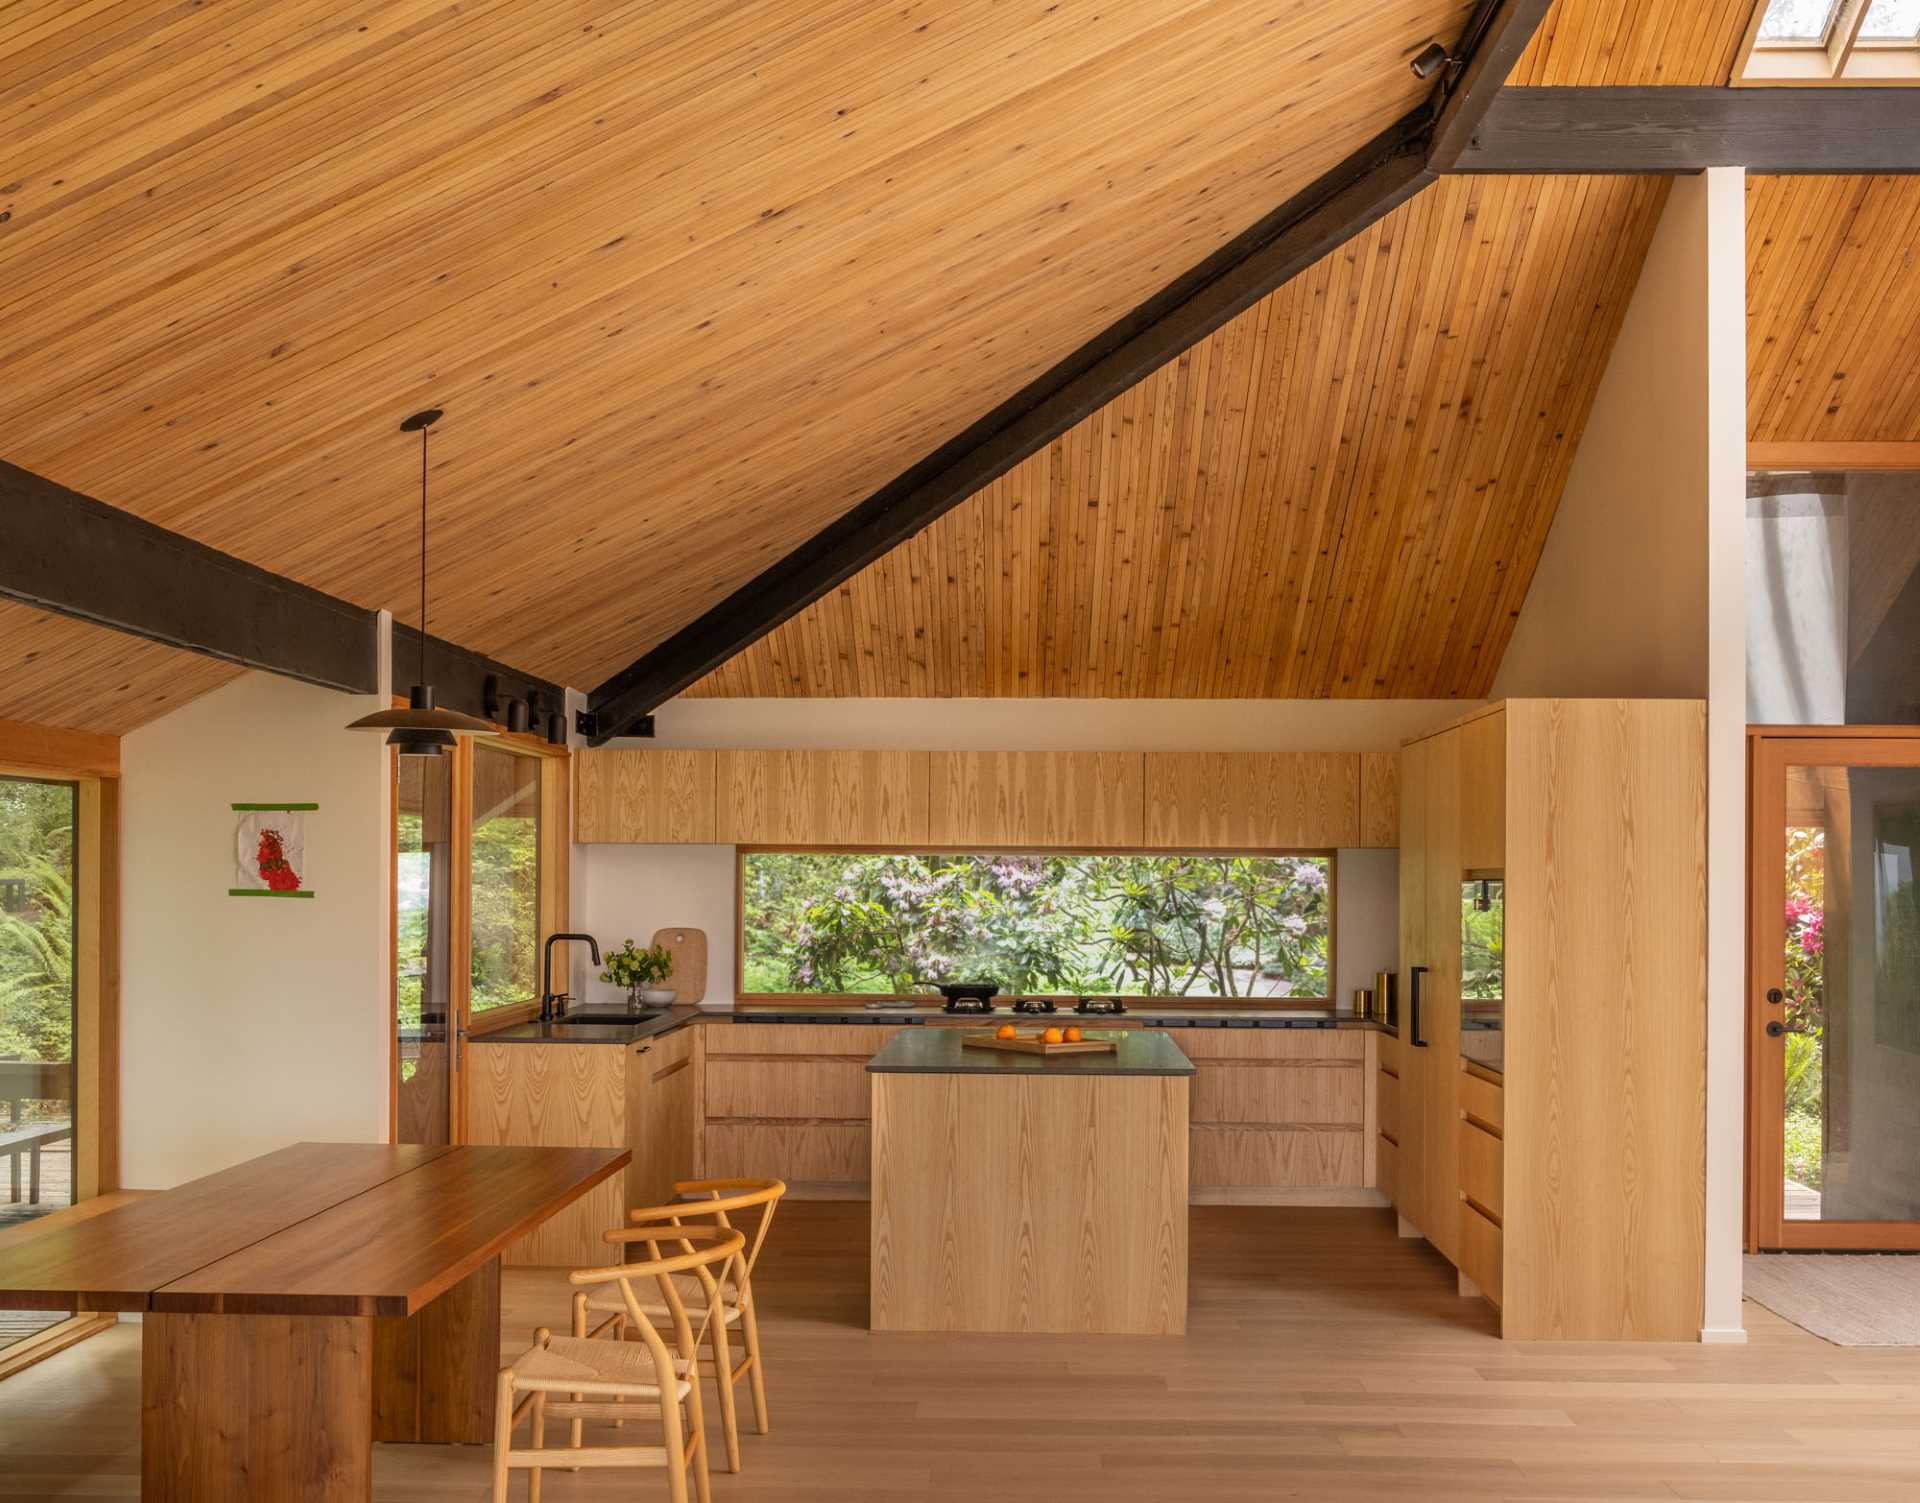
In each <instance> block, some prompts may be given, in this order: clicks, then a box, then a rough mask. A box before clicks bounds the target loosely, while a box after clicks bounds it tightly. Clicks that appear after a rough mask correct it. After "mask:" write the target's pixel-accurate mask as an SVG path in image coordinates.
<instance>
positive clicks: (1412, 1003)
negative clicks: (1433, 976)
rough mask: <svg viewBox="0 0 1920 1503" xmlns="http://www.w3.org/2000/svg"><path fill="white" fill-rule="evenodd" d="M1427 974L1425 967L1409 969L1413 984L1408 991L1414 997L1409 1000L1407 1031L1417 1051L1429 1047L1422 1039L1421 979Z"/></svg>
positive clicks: (1418, 966)
mask: <svg viewBox="0 0 1920 1503" xmlns="http://www.w3.org/2000/svg"><path fill="white" fill-rule="evenodd" d="M1426 974H1427V968H1426V967H1425V966H1423V965H1416V966H1412V967H1410V968H1409V976H1410V977H1411V984H1410V985H1409V987H1408V990H1409V991H1410V992H1411V993H1412V995H1411V996H1410V997H1409V998H1408V999H1407V1005H1408V1009H1409V1016H1408V1018H1407V1029H1408V1032H1409V1033H1410V1034H1411V1035H1412V1043H1413V1047H1414V1048H1416V1049H1424V1048H1426V1047H1427V1041H1426V1040H1425V1039H1423V1038H1421V1037H1420V978H1421V977H1422V976H1424V975H1426Z"/></svg>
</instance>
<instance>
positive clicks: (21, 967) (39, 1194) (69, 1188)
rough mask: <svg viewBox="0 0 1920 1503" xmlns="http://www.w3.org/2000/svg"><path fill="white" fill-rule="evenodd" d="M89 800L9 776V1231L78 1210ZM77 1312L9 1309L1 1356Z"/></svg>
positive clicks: (2, 882)
mask: <svg viewBox="0 0 1920 1503" xmlns="http://www.w3.org/2000/svg"><path fill="white" fill-rule="evenodd" d="M79 792H80V791H79V788H78V786H77V785H75V784H73V783H59V782H41V781H39V780H37V779H32V778H0V1134H5V1135H8V1136H10V1137H14V1135H16V1134H18V1135H20V1136H17V1137H14V1142H15V1144H16V1145H17V1146H18V1148H19V1150H20V1151H19V1156H18V1157H17V1158H15V1159H13V1161H12V1164H13V1171H12V1176H11V1188H10V1190H9V1194H8V1195H7V1196H6V1197H4V1198H0V1228H4V1227H7V1226H10V1225H13V1224H15V1223H18V1222H23V1221H31V1220H33V1219H34V1218H35V1217H38V1216H43V1215H45V1214H46V1213H47V1212H48V1211H54V1210H58V1209H59V1208H60V1207H61V1206H66V1205H71V1204H73V1139H74V1132H75V1130H76V1124H75V1121H74V1089H73V1041H74V1008H75V1002H76V1000H77V993H76V990H75V986H74V966H73V962H74V934H75V930H74V920H75V915H76V913H77V909H76V907H75V904H74V895H75V878H76V876H77V873H76V871H75V867H74V845H75V837H76V835H77V833H78V831H79V825H80V808H79ZM30 1146H34V1147H38V1149H39V1156H38V1164H37V1165H35V1164H34V1163H33V1161H32V1156H31V1153H30V1151H29V1148H30ZM36 1180H37V1183H36ZM68 1313H69V1312H67V1311H65V1310H0V1348H4V1347H7V1346H10V1345H12V1344H13V1343H14V1342H16V1341H19V1340H22V1339H23V1338H25V1337H27V1336H31V1335H32V1334H33V1333H34V1332H36V1331H39V1330H44V1329H45V1328H46V1327H48V1326H51V1325H55V1324H57V1323H58V1322H60V1321H63V1320H65V1319H66V1318H67V1315H68Z"/></svg>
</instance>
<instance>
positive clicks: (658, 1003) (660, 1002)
mask: <svg viewBox="0 0 1920 1503" xmlns="http://www.w3.org/2000/svg"><path fill="white" fill-rule="evenodd" d="M673 997H674V991H673V988H672V987H670V986H643V987H641V988H640V1000H641V1001H642V1002H646V1003H648V1004H650V1005H652V1006H654V1007H665V1006H666V1005H667V1004H668V1003H669V1002H671V1001H672V1000H673Z"/></svg>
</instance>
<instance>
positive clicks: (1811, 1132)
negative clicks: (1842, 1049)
mask: <svg viewBox="0 0 1920 1503" xmlns="http://www.w3.org/2000/svg"><path fill="white" fill-rule="evenodd" d="M1786 875H1787V883H1786V892H1787V901H1786V915H1785V917H1786V954H1785V960H1786V983H1785V985H1784V986H1783V987H1782V991H1783V993H1784V995H1785V1001H1784V1003H1783V1004H1782V1005H1783V1011H1784V1012H1785V1018H1784V1019H1783V1021H1784V1022H1785V1023H1786V1025H1787V1027H1788V1028H1791V1029H1796V1030H1800V1031H1799V1032H1795V1033H1789V1034H1788V1035H1787V1036H1786V1044H1787V1051H1786V1124H1785V1141H1786V1165H1785V1168H1786V1175H1787V1178H1788V1179H1790V1180H1793V1181H1794V1182H1795V1183H1796V1184H1802V1185H1805V1186H1806V1187H1807V1188H1808V1189H1810V1190H1817V1189H1819V1188H1820V1185H1821V1181H1822V1179H1823V1178H1824V1174H1823V1169H1824V1166H1825V1162H1826V1146H1825V1140H1826V1123H1825V1103H1824V1097H1825V1052H1826V1024H1827V994H1826V920H1827V901H1826V890H1827V832H1826V831H1825V830H1823V829H1821V828H1819V827H1817V826H1794V827H1790V828H1789V829H1788V830H1787V873H1786Z"/></svg>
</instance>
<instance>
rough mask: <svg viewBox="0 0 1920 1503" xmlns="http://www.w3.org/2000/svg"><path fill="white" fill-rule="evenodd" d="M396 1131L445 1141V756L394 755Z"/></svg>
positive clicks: (448, 885) (449, 1067)
mask: <svg viewBox="0 0 1920 1503" xmlns="http://www.w3.org/2000/svg"><path fill="white" fill-rule="evenodd" d="M394 764H395V771H394V788H395V793H394V859H393V908H394V911H393V933H394V1023H395V1028H396V1032H397V1037H396V1049H395V1065H396V1074H395V1081H394V1103H395V1105H394V1141H395V1142H398V1143H450V1142H452V1141H453V1138H452V1133H453V1103H454V1099H455V1097H454V1079H453V1063H454V1061H453V1052H452V1040H453V1020H454V1017H455V987H454V984H453V981H454V977H453V964H452V956H453V927H454V915H453V906H454V897H455V883H454V833H455V832H454V820H453V778H452V773H453V770H454V759H453V758H452V757H396V758H395V759H394Z"/></svg>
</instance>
